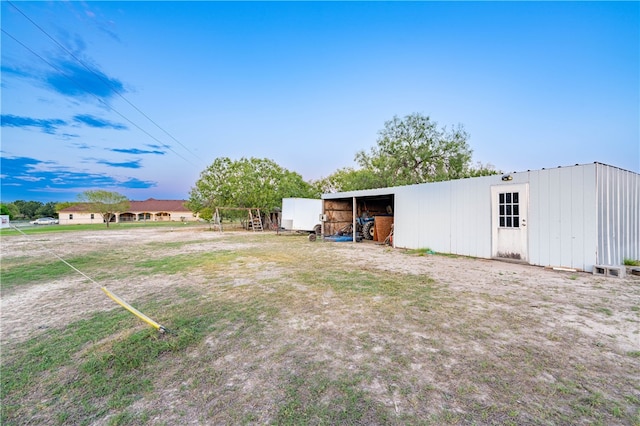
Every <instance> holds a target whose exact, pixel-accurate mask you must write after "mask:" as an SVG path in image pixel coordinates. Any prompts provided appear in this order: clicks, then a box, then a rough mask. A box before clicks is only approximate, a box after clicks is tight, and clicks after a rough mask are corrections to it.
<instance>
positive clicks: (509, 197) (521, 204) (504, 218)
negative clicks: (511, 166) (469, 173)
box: [491, 183, 529, 262]
mask: <svg viewBox="0 0 640 426" xmlns="http://www.w3.org/2000/svg"><path fill="white" fill-rule="evenodd" d="M491 206H492V207H491V222H492V255H493V257H497V258H502V259H513V260H521V261H524V262H526V261H528V258H529V256H528V238H527V236H528V226H527V213H528V207H529V184H527V183H522V184H513V185H497V186H492V187H491Z"/></svg>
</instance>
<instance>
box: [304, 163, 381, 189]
mask: <svg viewBox="0 0 640 426" xmlns="http://www.w3.org/2000/svg"><path fill="white" fill-rule="evenodd" d="M313 186H314V188H315V189H316V191H317V192H318V193H320V194H328V193H334V192H345V191H356V190H359V189H372V188H381V187H383V186H386V182H385V181H384V180H383V179H382V178H381V177H380V176H378V175H377V174H376V173H374V172H373V171H371V170H369V169H353V168H352V167H345V168H342V169H338V170H337V171H335V172H334V173H332V174H330V175H329V176H327V177H325V178H322V179H319V180H317V181H314V182H313Z"/></svg>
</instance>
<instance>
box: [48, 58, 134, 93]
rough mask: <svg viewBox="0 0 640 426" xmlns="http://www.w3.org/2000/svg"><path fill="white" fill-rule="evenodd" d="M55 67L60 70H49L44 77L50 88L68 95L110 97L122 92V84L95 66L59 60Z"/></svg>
mask: <svg viewBox="0 0 640 426" xmlns="http://www.w3.org/2000/svg"><path fill="white" fill-rule="evenodd" d="M57 68H58V69H59V70H60V71H61V72H57V71H51V72H49V73H48V74H45V76H44V79H45V81H46V83H47V84H48V85H49V87H50V88H52V89H53V90H55V91H56V92H58V93H60V94H62V95H65V96H70V97H75V98H84V97H87V96H96V97H98V98H100V99H110V98H112V97H113V96H115V95H116V94H118V93H124V92H125V90H124V85H123V84H122V82H121V81H120V80H118V79H116V78H110V77H109V76H107V75H106V74H105V73H103V72H102V71H100V70H99V69H97V68H96V67H90V68H88V69H87V68H85V67H84V66H82V65H80V64H77V63H75V62H71V61H65V60H60V61H58V62H57Z"/></svg>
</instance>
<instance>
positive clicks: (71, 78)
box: [0, 28, 198, 167]
mask: <svg viewBox="0 0 640 426" xmlns="http://www.w3.org/2000/svg"><path fill="white" fill-rule="evenodd" d="M0 31H2V33H3V34H5V35H7V36H9V37H10V38H11V39H13V40H14V41H15V42H16V43H18V44H19V45H21V46H22V47H24V48H25V49H27V50H28V51H29V52H31V53H32V54H34V55H35V56H37V57H38V58H40V59H41V60H42V61H43V62H44V63H46V64H47V65H49V66H50V67H52V68H53V69H55V70H56V71H58V72H59V73H60V74H62V75H63V76H64V77H66V78H67V79H68V80H69V81H71V82H72V83H73V84H75V85H76V86H78V87H79V88H81V89H82V90H84V91H85V92H87V93H89V94H91V96H93V97H94V98H96V99H97V100H98V102H100V103H101V104H103V105H104V106H106V107H107V108H109V109H110V110H111V111H113V112H115V113H116V114H118V115H119V116H120V117H122V119H124V120H126V121H127V122H129V123H130V124H131V125H133V126H134V127H136V128H137V129H138V130H140V131H141V132H143V133H144V134H146V135H147V136H149V137H150V138H151V139H153V140H154V141H156V142H158V143H159V144H160V145H161V146H162V147H163V148H166V149H168V150H169V151H171V152H173V153H174V154H176V155H177V156H178V157H180V158H182V159H183V160H185V161H186V162H187V163H189V164H191V165H192V166H195V167H198V166H197V165H196V164H194V163H193V162H191V161H190V160H189V159H187V158H185V157H184V156H182V155H181V154H180V153H178V152H177V151H175V150H174V149H173V148H171V146H169V145H167V144H165V143H164V142H162V141H161V140H160V139H158V138H156V137H155V136H153V135H152V134H151V133H149V132H147V131H146V130H145V129H143V128H142V127H140V126H139V125H138V124H136V123H134V122H133V121H132V120H130V119H129V118H128V117H126V116H125V115H124V114H122V113H121V112H120V111H118V110H117V109H115V108H114V107H113V106H111V105H109V104H108V103H107V102H105V101H104V100H103V99H102V98H100V97H99V96H98V95H96V94H94V93H91V91H90V90H88V89H87V88H86V87H84V86H83V85H81V84H80V83H78V82H77V81H76V80H75V79H74V78H73V77H71V76H69V75H67V74H66V73H65V72H64V71H63V70H61V69H60V68H58V67H56V66H55V65H54V64H52V63H51V62H49V61H47V60H46V59H45V58H43V57H42V56H41V55H40V54H38V53H37V52H35V51H34V50H32V49H31V48H30V47H29V46H27V45H25V44H24V43H22V42H21V41H20V40H18V39H17V38H15V37H14V36H13V35H11V34H10V33H8V32H7V31H6V30H5V29H4V28H2V29H0Z"/></svg>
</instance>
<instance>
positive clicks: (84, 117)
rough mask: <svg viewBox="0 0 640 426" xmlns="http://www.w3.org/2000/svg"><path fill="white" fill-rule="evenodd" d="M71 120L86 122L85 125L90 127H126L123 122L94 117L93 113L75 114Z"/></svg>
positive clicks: (118, 128)
mask: <svg viewBox="0 0 640 426" xmlns="http://www.w3.org/2000/svg"><path fill="white" fill-rule="evenodd" d="M73 120H74V121H76V122H78V123H82V124H86V125H87V126H90V127H98V128H102V129H115V130H126V129H127V126H125V125H124V124H120V123H113V122H111V121H108V120H103V119H101V118H98V117H94V116H93V115H89V114H80V115H76V116H75V117H73Z"/></svg>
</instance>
